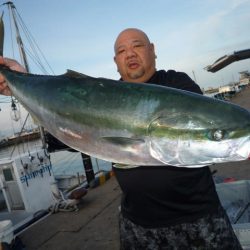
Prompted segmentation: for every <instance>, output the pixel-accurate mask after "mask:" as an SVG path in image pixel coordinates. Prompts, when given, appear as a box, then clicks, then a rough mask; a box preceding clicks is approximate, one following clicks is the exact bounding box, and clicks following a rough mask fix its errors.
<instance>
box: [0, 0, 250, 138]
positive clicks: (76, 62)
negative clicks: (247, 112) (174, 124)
mask: <svg viewBox="0 0 250 250" xmlns="http://www.w3.org/2000/svg"><path fill="white" fill-rule="evenodd" d="M5 2H6V1H0V4H2V3H5ZM13 3H14V5H15V6H16V10H17V12H18V14H19V15H20V16H21V18H22V20H23V22H24V23H25V25H26V26H27V29H28V31H29V32H30V33H31V35H32V37H33V38H34V39H35V42H36V43H37V44H38V46H39V49H40V50H41V51H42V53H43V55H44V56H45V57H46V60H47V61H48V63H49V65H50V67H51V68H52V69H53V73H54V74H56V75H57V74H63V73H65V71H66V70H67V69H72V70H75V71H79V72H81V73H84V74H87V75H91V76H94V77H106V78H112V79H118V78H119V75H118V73H117V70H116V66H115V63H114V61H113V56H114V50H113V44H114V41H115V39H116V37H117V35H118V34H119V33H120V31H122V30H123V29H125V28H129V27H135V28H139V29H142V30H144V31H145V32H146V33H147V34H148V36H149V39H150V40H151V42H153V43H154V45H155V50H156V54H157V69H165V70H168V69H174V70H176V71H183V72H186V73H187V74H188V75H189V76H190V77H191V78H192V79H194V80H196V82H197V83H198V84H199V85H200V87H201V88H204V89H207V88H209V87H218V86H223V85H225V84H228V83H229V82H232V81H238V80H239V73H238V72H240V71H244V70H249V71H250V59H247V60H243V61H240V62H235V63H233V64H231V65H229V66H227V67H226V68H224V69H222V70H220V71H218V72H217V73H210V72H207V71H205V70H204V67H206V66H207V65H210V64H212V63H213V62H214V61H215V60H217V59H218V58H220V57H222V56H224V55H226V54H231V53H233V52H234V51H238V50H242V49H248V48H250V36H249V34H250V25H249V23H250V0H204V1H200V0H188V1H187V0H175V1H173V0H172V1H171V0H154V1H152V0H127V1H124V0H107V1H102V0H84V1H82V0H74V1H69V0H53V1H52V0H35V1H34V0H16V1H13ZM1 10H3V11H4V21H5V22H6V24H5V44H4V55H5V56H6V57H11V58H16V59H17V60H19V61H20V59H19V57H18V53H17V52H13V50H12V48H13V45H12V44H13V42H12V40H11V38H9V37H11V35H10V34H11V32H10V30H11V29H10V25H9V23H8V20H9V14H8V9H7V6H6V5H3V6H1V8H0V11H1ZM21 35H22V34H21ZM23 39H24V43H25V36H24V37H23ZM30 68H31V72H33V73H40V72H39V70H38V69H37V68H36V67H35V65H32V63H31V64H30ZM6 101H8V99H6V98H2V97H1V96H0V108H1V110H2V111H0V125H1V130H0V131H3V128H4V127H5V126H7V124H9V122H7V118H6V117H7V113H8V112H10V111H8V112H7V111H6V109H8V108H6V107H7V106H8V107H9V106H10V105H9V104H4V103H1V102H6ZM8 114H9V113H8ZM0 136H1V134H0Z"/></svg>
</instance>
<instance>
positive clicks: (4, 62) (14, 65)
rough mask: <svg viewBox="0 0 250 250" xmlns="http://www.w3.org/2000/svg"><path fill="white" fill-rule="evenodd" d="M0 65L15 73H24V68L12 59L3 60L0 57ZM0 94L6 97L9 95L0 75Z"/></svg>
mask: <svg viewBox="0 0 250 250" xmlns="http://www.w3.org/2000/svg"><path fill="white" fill-rule="evenodd" d="M0 65H4V66H6V67H8V68H10V69H12V70H15V71H20V72H26V70H25V68H24V67H23V66H22V65H20V64H19V63H18V62H17V61H15V60H13V59H9V58H3V57H1V56H0ZM0 94H1V95H7V96H10V95H11V91H10V89H9V87H8V86H7V83H6V81H5V78H4V76H3V75H2V74H0Z"/></svg>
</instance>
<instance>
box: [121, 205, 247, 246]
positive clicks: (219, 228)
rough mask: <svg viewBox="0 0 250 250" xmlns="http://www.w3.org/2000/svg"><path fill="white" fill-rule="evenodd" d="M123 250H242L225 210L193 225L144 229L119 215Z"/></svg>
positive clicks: (183, 224)
mask: <svg viewBox="0 0 250 250" xmlns="http://www.w3.org/2000/svg"><path fill="white" fill-rule="evenodd" d="M120 241H121V248H120V249H121V250H229V249H230V250H242V247H241V245H240V243H239V241H238V239H237V237H236V236H235V234H234V231H233V228H232V226H231V224H230V222H229V219H228V217H227V215H226V214H225V211H224V209H222V208H219V210H218V212H217V213H214V214H213V215H207V216H205V217H203V218H200V219H198V220H196V221H195V222H192V223H182V224H178V225H173V226H169V227H165V228H153V229H151V228H144V227H142V226H139V225H136V224H134V223H133V222H131V221H130V220H128V219H126V218H125V217H123V216H122V214H120Z"/></svg>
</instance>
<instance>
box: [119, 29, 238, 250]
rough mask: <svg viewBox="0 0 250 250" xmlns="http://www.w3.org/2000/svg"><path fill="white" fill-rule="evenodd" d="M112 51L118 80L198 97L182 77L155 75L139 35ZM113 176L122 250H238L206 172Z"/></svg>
mask: <svg viewBox="0 0 250 250" xmlns="http://www.w3.org/2000/svg"><path fill="white" fill-rule="evenodd" d="M114 50H115V57H114V60H115V63H116V65H117V69H118V72H119V73H120V75H121V80H123V81H128V82H134V83H138V84H139V83H141V82H145V83H153V84H159V85H164V86H168V87H173V88H178V89H184V90H188V91H193V92H196V93H199V94H202V92H201V90H200V88H199V86H198V85H197V84H196V83H194V82H193V81H192V80H191V79H190V78H189V77H188V76H187V75H186V74H185V73H180V72H175V71H173V70H169V71H167V72H166V71H164V70H160V71H156V62H155V59H156V54H155V50H154V45H153V44H152V43H150V41H149V38H148V37H147V35H146V34H145V33H144V32H143V31H141V30H138V29H126V30H124V31H122V32H121V33H120V34H119V35H118V37H117V39H116V42H115V46H114ZM166 108H167V107H166ZM180 153H181V152H180ZM114 172H115V175H116V177H117V180H118V182H119V184H120V186H121V189H122V191H123V197H122V204H121V214H120V235H121V249H126V250H132V249H135V250H138V249H145V250H146V249H152V250H157V249H158V250H160V249H185V250H186V249H209V250H211V249H225V250H228V249H241V246H240V244H239V242H238V239H237V238H236V236H235V235H234V232H233V230H232V227H231V224H230V222H229V220H228V218H227V216H226V214H225V212H224V210H223V209H222V207H221V205H220V202H219V199H218V196H217V193H216V190H215V186H214V182H213V179H212V176H211V173H210V170H209V168H208V167H203V168H195V169H190V168H189V169H187V168H177V167H173V166H156V167H155V166H150V167H149V166H145V167H143V166H141V167H138V168H133V169H126V170H125V169H118V168H115V167H114Z"/></svg>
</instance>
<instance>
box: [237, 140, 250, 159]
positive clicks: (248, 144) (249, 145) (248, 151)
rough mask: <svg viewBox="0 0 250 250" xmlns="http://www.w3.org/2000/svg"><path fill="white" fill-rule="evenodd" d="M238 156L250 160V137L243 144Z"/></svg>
mask: <svg viewBox="0 0 250 250" xmlns="http://www.w3.org/2000/svg"><path fill="white" fill-rule="evenodd" d="M236 154H237V155H239V156H240V157H242V158H244V159H250V137H247V138H246V139H245V140H243V141H242V142H241V144H240V146H239V148H238V150H237V151H236Z"/></svg>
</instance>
